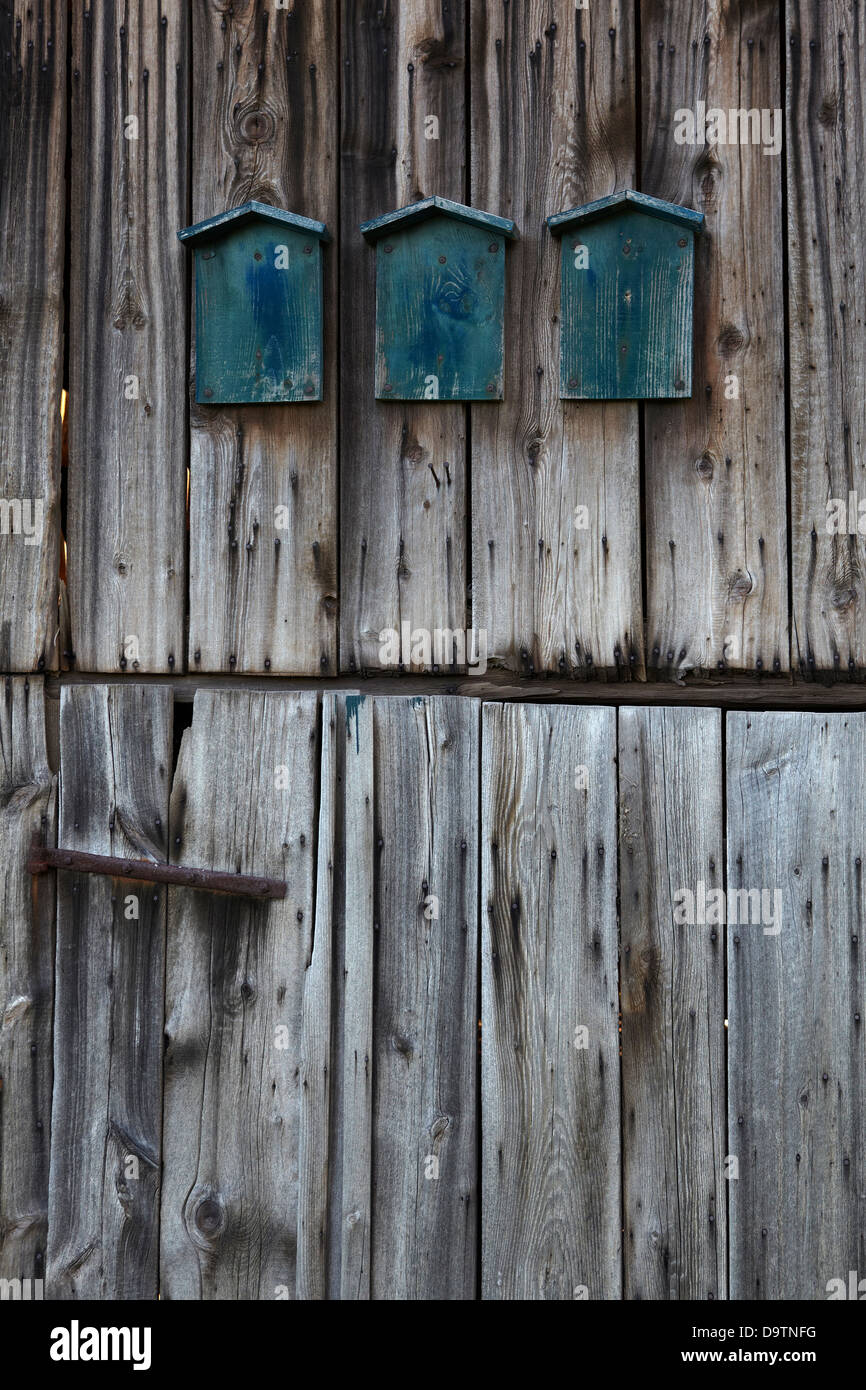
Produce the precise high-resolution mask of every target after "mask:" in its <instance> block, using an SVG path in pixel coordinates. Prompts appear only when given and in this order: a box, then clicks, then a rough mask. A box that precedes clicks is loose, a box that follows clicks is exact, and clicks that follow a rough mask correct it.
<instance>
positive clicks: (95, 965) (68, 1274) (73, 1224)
mask: <svg viewBox="0 0 866 1390" xmlns="http://www.w3.org/2000/svg"><path fill="white" fill-rule="evenodd" d="M60 750H61V783H60V788H61V791H60V823H59V831H58V843H59V844H60V845H61V846H62V847H64V848H68V849H79V850H85V851H87V852H89V853H93V854H111V855H114V856H117V857H120V858H123V857H129V858H134V859H154V860H157V861H162V862H164V861H165V860H166V858H167V848H168V839H167V836H168V788H169V781H170V777H171V696H170V693H169V692H168V691H167V690H164V689H163V690H161V689H158V688H149V689H148V688H144V687H142V686H136V685H126V686H123V687H122V688H118V687H116V686H115V687H107V686H101V687H100V686H78V687H75V688H74V689H69V690H64V691H63V693H62V696H61V712H60ZM57 880H58V884H57V960H56V976H55V1010H54V1102H53V1109H52V1116H51V1128H52V1135H53V1136H54V1143H53V1146H52V1153H51V1179H50V1193H49V1223H48V1274H47V1279H48V1285H47V1292H48V1294H49V1296H50V1297H52V1298H119V1299H134V1298H156V1295H157V1246H158V1225H159V1221H158V1216H159V1176H160V1128H161V1118H162V1074H161V1068H162V1023H163V978H164V977H163V969H164V955H165V913H166V892H165V889H164V888H159V887H158V886H157V885H155V884H148V885H147V886H145V885H142V884H138V883H136V884H132V883H126V884H124V883H121V882H120V881H119V880H116V879H109V878H97V877H93V876H91V875H88V874H83V873H82V874H79V873H71V872H60V873H58V875H57ZM133 904H134V906H133ZM136 910H137V912H138V917H137V918H135V917H134V916H132V915H130V914H132V913H134V912H135V911H136Z"/></svg>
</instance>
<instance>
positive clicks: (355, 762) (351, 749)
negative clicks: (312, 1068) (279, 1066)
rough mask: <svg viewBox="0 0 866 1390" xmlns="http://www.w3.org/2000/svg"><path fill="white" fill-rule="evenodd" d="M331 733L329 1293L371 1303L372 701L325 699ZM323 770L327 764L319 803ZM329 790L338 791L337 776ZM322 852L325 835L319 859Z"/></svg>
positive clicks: (338, 696) (339, 697) (324, 724)
mask: <svg viewBox="0 0 866 1390" xmlns="http://www.w3.org/2000/svg"><path fill="white" fill-rule="evenodd" d="M322 728H323V744H324V742H325V730H326V729H327V730H328V731H329V734H330V741H331V743H330V746H331V750H332V751H331V762H330V776H331V778H332V779H334V778H335V779H336V789H337V790H336V792H333V790H332V795H333V799H334V803H335V814H334V816H333V819H332V827H333V829H332V841H331V846H332V855H333V879H334V892H333V919H332V921H333V928H332V953H333V1019H334V1022H333V1029H332V1039H333V1042H332V1051H331V1084H332V1096H333V1100H332V1106H331V1114H332V1131H331V1149H330V1153H329V1163H328V1168H329V1175H330V1177H329V1188H330V1190H329V1218H330V1219H329V1232H328V1236H329V1260H330V1264H329V1297H331V1298H339V1299H345V1300H349V1299H353V1300H355V1299H369V1297H370V1254H371V1251H370V1221H371V1206H372V1191H371V1177H372V1152H371V1144H372V1109H373V894H374V871H375V864H376V855H375V850H374V838H373V837H374V827H373V801H374V786H373V701H372V700H370V699H368V698H367V696H365V695H356V694H342V693H341V694H335V695H329V696H328V697H327V698H326V700H325V707H324V711H323V720H322ZM325 777H326V766H325V762H324V758H323V765H322V800H323V802H324V799H325V786H326V782H325ZM329 785H330V786H331V787H332V788H333V780H332V781H331V783H329ZM324 853H325V844H324V840H323V834H322V830H321V829H320V832H319V857H320V859H321V858H322V857H323V855H324Z"/></svg>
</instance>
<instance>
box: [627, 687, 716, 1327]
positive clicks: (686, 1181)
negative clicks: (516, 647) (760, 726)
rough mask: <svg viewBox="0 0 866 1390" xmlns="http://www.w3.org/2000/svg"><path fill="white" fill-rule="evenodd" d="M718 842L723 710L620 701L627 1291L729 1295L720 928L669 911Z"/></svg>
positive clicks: (709, 867) (694, 890) (710, 874)
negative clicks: (681, 919)
mask: <svg viewBox="0 0 866 1390" xmlns="http://www.w3.org/2000/svg"><path fill="white" fill-rule="evenodd" d="M723 843H724V830H723V815H722V740H721V718H720V714H719V711H718V710H711V709H705V710H691V709H623V710H621V711H620V716H619V844H620V914H621V916H620V923H621V927H620V931H621V936H620V962H621V975H620V979H621V1007H622V1113H623V1155H622V1162H623V1201H624V1209H625V1210H624V1225H625V1236H624V1239H625V1270H624V1273H625V1285H624V1291H623V1292H624V1297H625V1298H626V1299H681V1298H686V1299H706V1298H726V1297H727V1193H726V1190H725V1187H726V1183H725V1174H724V1157H725V1147H724V1146H725V1133H726V1119H725V963H724V933H723V931H722V930H721V927H719V926H712V925H710V926H706V925H697V924H683V925H678V924H677V921H678V919H677V918H676V917H675V915H674V914H675V912H676V911H677V910H678V907H679V905H680V904H682V903H684V902H685V901H686V900H685V899H684V898H683V897H682V896H681V895H683V894H685V893H691V894H693V895H696V894H699V893H700V892H701V891H702V890H701V889H700V888H699V886H698V885H699V884H700V883H703V885H704V891H707V892H708V891H711V890H712V889H713V888H721V887H722V886H723V882H724V879H723V875H724V864H723Z"/></svg>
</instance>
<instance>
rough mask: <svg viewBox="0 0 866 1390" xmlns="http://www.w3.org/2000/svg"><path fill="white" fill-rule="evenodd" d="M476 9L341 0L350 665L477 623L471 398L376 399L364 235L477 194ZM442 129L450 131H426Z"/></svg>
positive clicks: (346, 651) (346, 635) (344, 502)
mask: <svg viewBox="0 0 866 1390" xmlns="http://www.w3.org/2000/svg"><path fill="white" fill-rule="evenodd" d="M465 8H466V7H465V0H445V3H440V0H413V3H412V4H411V5H394V6H382V5H381V4H380V3H379V0H360V3H355V0H352V3H349V0H345V3H344V4H343V6H342V52H343V70H342V145H341V158H342V166H341V167H342V173H341V181H340V225H341V230H342V257H341V292H340V335H341V336H340V342H341V358H342V361H341V393H340V420H341V426H340V437H341V462H340V496H341V519H342V521H341V532H342V533H341V565H340V585H341V589H340V613H341V620H340V662H341V668H342V669H343V670H348V671H355V670H358V669H359V668H364V667H368V666H372V667H378V666H381V665H383V657H382V656H381V655H380V649H381V645H382V643H381V639H380V636H379V634H380V633H382V632H385V631H386V630H388V629H394V630H395V631H399V630H400V624H401V622H403V621H408V622H409V623H410V624H411V626H412V628H413V629H415V628H426V629H427V630H428V631H431V632H432V631H433V630H434V629H436V628H440V629H448V630H453V629H455V628H463V627H464V625H465V621H466V618H465V613H466V555H465V551H466V541H465V531H466V524H465V521H466V518H465V513H466V506H467V495H468V488H467V481H466V467H467V446H466V418H467V417H466V407H465V406H463V405H460V404H457V403H454V402H450V403H449V402H445V401H441V402H434V403H432V404H431V403H419V402H396V401H395V402H394V403H393V404H390V403H387V402H384V401H377V400H376V399H375V389H376V388H375V373H374V363H375V323H376V308H375V305H376V298H375V255H374V253H373V252H372V250H371V249H370V247H368V246H367V245H366V244H365V243H364V242H363V241H362V240H361V238H360V236H359V234H358V227H359V225H360V223H361V222H364V221H366V220H368V219H369V218H373V217H378V216H380V215H381V214H383V213H387V212H391V211H393V210H394V209H395V208H399V207H404V206H406V205H407V204H409V203H413V202H417V201H419V200H420V199H421V198H424V197H426V196H432V195H435V194H439V195H440V196H442V197H445V198H451V199H453V200H455V201H457V202H466V187H465V184H466V179H465V160H466V154H465V150H466V114H465V43H466V38H465ZM430 117H433V118H435V121H436V122H438V127H435V128H434V126H433V125H430V124H428V118H430ZM434 129H435V131H436V134H437V138H435V139H428V138H426V135H425V130H429V131H431V132H433V131H434ZM494 211H495V209H494Z"/></svg>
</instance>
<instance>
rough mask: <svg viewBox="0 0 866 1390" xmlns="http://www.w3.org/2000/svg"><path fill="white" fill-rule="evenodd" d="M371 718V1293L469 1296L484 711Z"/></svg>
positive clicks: (405, 706) (416, 709) (401, 711)
mask: <svg viewBox="0 0 866 1390" xmlns="http://www.w3.org/2000/svg"><path fill="white" fill-rule="evenodd" d="M373 715H374V718H373V728H374V763H375V834H376V881H375V931H376V952H375V963H374V968H375V975H374V983H373V991H374V993H373V998H374V1001H375V1011H374V1017H373V1077H374V1080H373V1119H372V1125H373V1135H372V1148H373V1213H372V1264H371V1296H372V1297H373V1298H375V1299H383V1298H384V1299H400V1300H405V1299H410V1300H417V1299H471V1298H474V1297H475V1279H476V1259H477V1250H476V1247H477V1225H478V1221H477V1216H476V1204H477V1201H478V1173H477V1136H476V1125H477V1116H476V1104H477V1099H476V1097H477V1081H476V1053H477V1029H478V1014H477V1007H478V999H477V992H478V966H477V948H478V942H477V922H478V900H477V893H478V875H477V863H478V854H477V812H478V757H479V748H478V743H479V729H478V709H477V707H476V706H475V705H474V704H473V703H471V702H469V701H466V700H460V699H459V698H457V697H449V696H445V697H442V698H440V699H435V700H430V699H418V698H416V699H403V698H397V699H377V700H376V701H375V703H374V709H373ZM359 736H360V732H359Z"/></svg>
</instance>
